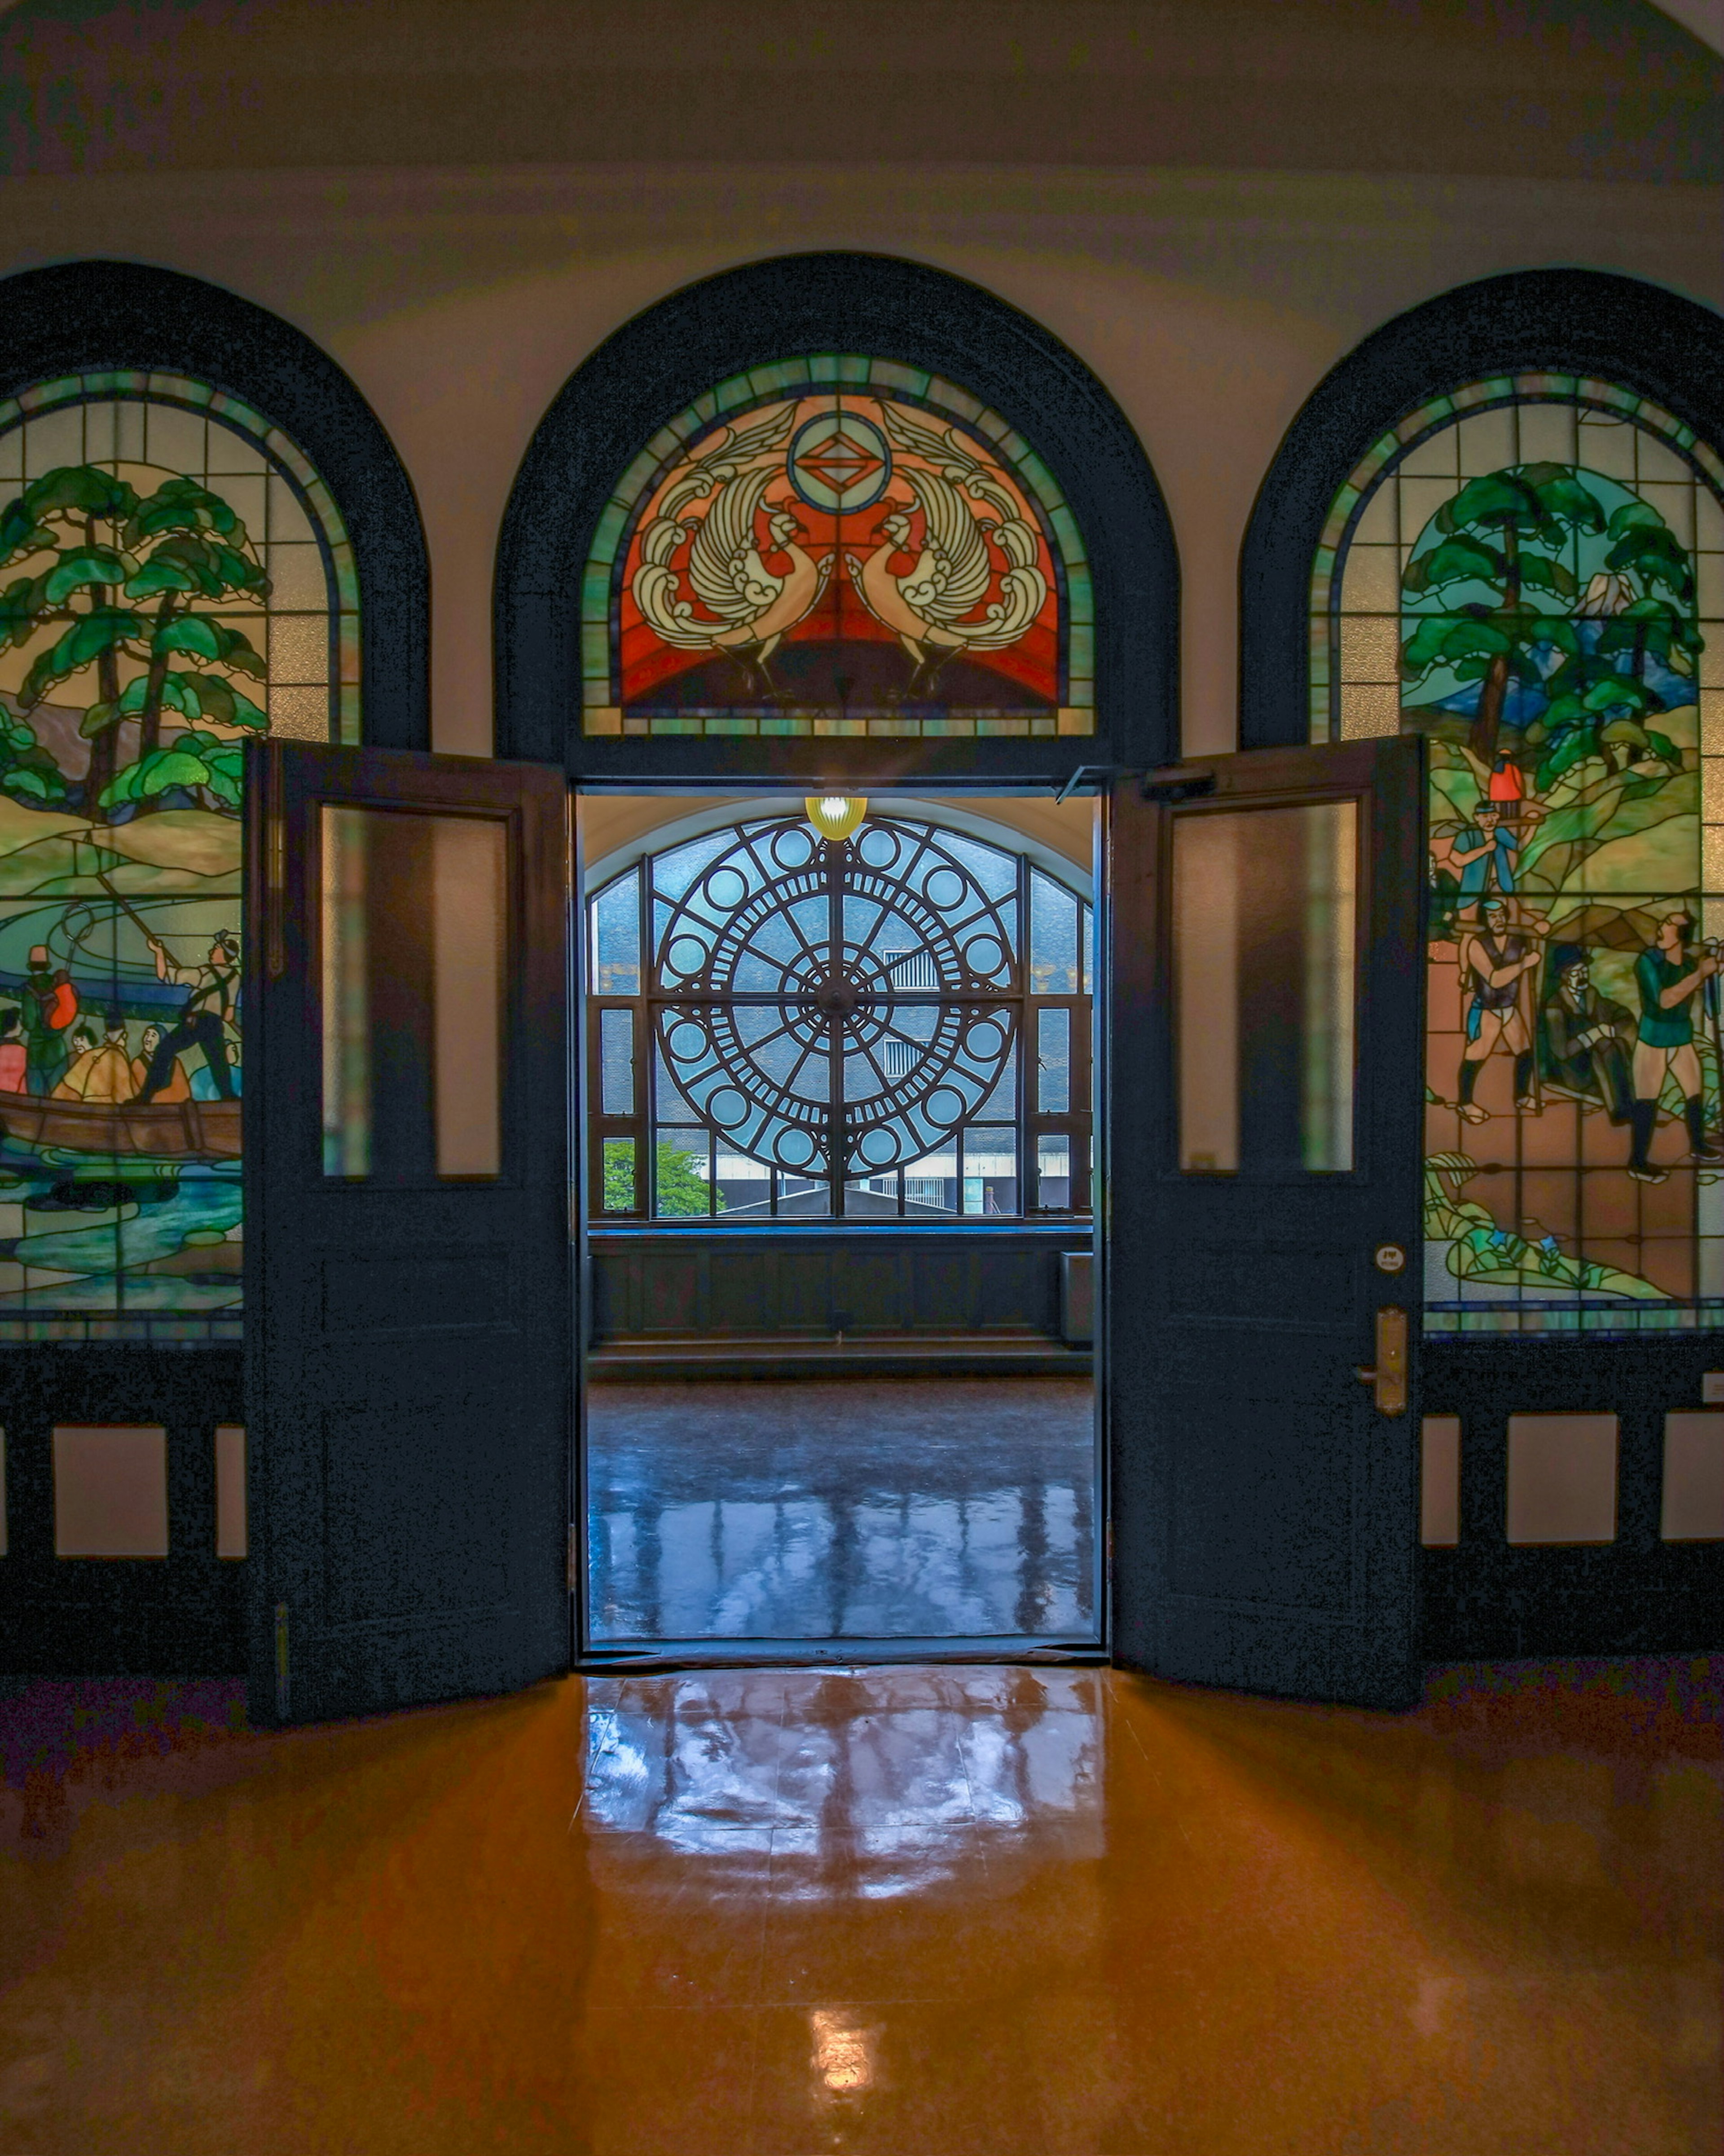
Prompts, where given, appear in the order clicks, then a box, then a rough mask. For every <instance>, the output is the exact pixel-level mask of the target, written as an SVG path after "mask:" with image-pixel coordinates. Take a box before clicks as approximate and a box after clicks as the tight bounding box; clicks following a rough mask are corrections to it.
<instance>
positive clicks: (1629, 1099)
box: [1543, 943, 1634, 1124]
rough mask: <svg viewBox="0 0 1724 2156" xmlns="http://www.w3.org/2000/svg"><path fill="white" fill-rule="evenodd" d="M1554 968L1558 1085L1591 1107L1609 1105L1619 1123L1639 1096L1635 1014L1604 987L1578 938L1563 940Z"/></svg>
mask: <svg viewBox="0 0 1724 2156" xmlns="http://www.w3.org/2000/svg"><path fill="white" fill-rule="evenodd" d="M1551 972H1552V976H1553V987H1552V992H1551V993H1550V994H1549V995H1548V996H1547V998H1546V999H1545V1004H1544V1010H1543V1019H1544V1039H1545V1044H1546V1048H1547V1053H1548V1056H1549V1080H1548V1082H1549V1085H1550V1087H1551V1090H1552V1092H1554V1093H1557V1094H1558V1095H1562V1096H1566V1097H1567V1098H1568V1099H1570V1100H1573V1101H1579V1102H1580V1103H1581V1104H1582V1106H1583V1107H1586V1108H1588V1110H1591V1109H1603V1110H1605V1111H1607V1112H1608V1113H1609V1117H1610V1120H1611V1122H1613V1123H1618V1124H1621V1123H1626V1122H1629V1120H1630V1118H1631V1114H1632V1110H1633V1103H1634V1086H1633V1081H1632V1079H1631V1076H1630V1075H1629V1056H1630V1055H1631V1054H1632V1052H1633V1044H1634V1017H1633V1015H1632V1014H1631V1013H1630V1012H1629V1010H1628V1009H1626V1007H1625V1006H1624V1005H1623V1004H1619V1003H1613V1002H1612V1001H1611V1000H1610V998H1609V997H1608V996H1606V995H1602V994H1601V993H1599V991H1598V988H1596V987H1595V986H1594V984H1593V974H1592V967H1591V964H1590V962H1589V961H1588V956H1587V953H1586V952H1585V951H1583V949H1582V948H1581V947H1580V946H1579V945H1578V943H1559V944H1558V945H1557V947H1556V948H1555V950H1553V951H1552V953H1551Z"/></svg>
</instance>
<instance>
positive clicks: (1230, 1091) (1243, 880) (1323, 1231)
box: [1105, 738, 1424, 1707]
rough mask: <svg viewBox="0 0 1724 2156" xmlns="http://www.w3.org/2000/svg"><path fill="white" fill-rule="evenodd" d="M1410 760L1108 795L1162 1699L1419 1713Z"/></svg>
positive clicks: (1194, 780) (1414, 826)
mask: <svg viewBox="0 0 1724 2156" xmlns="http://www.w3.org/2000/svg"><path fill="white" fill-rule="evenodd" d="M1420 747H1421V745H1420V744H1419V742H1418V741H1416V740H1414V739H1411V738H1409V739H1406V740H1389V741H1382V742H1352V743H1347V744H1343V745H1341V746H1337V747H1323V748H1310V749H1264V750H1255V751H1252V752H1247V753H1244V754H1241V755H1237V756H1229V757H1213V758H1208V759H1198V760H1197V761H1195V762H1193V763H1192V764H1190V765H1189V766H1182V767H1181V768H1180V771H1179V773H1178V774H1177V775H1159V776H1160V783H1159V784H1158V783H1157V776H1158V775H1155V774H1152V779H1151V781H1150V782H1148V783H1146V782H1144V781H1142V780H1141V779H1138V778H1127V779H1124V780H1121V781H1120V782H1119V783H1117V784H1116V787H1115V789H1114V793H1113V797H1112V800H1111V817H1110V822H1111V830H1110V840H1109V843H1110V850H1111V875H1110V893H1111V920H1110V933H1109V950H1110V954H1111V987H1112V993H1111V1034H1110V1041H1109V1070H1108V1095H1107V1101H1106V1111H1107V1125H1108V1135H1107V1175H1106V1206H1107V1214H1106V1220H1107V1251H1108V1263H1107V1266H1106V1280H1105V1297H1106V1319H1105V1323H1106V1350H1107V1353H1106V1371H1107V1378H1106V1383H1107V1389H1108V1400H1107V1412H1108V1419H1109V1428H1110V1454H1111V1507H1112V1514H1111V1517H1112V1523H1113V1542H1112V1553H1113V1555H1112V1583H1111V1584H1112V1638H1113V1643H1114V1651H1115V1654H1116V1657H1117V1658H1118V1660H1119V1661H1121V1662H1124V1663H1126V1664H1129V1665H1131V1666H1136V1667H1138V1668H1142V1669H1145V1670H1148V1671H1154V1672H1156V1673H1157V1674H1158V1675H1160V1676H1168V1677H1176V1678H1183V1679H1188V1680H1190V1681H1194V1682H1198V1683H1203V1684H1213V1685H1228V1686H1238V1687H1240V1688H1242V1689H1244V1690H1246V1691H1264V1692H1280V1693H1285V1694H1290V1695H1292V1696H1294V1697H1306V1698H1312V1699H1329V1700H1343V1701H1351V1702H1356V1703H1358V1704H1361V1705H1371V1706H1382V1707H1393V1706H1400V1705H1404V1704H1406V1703H1408V1702H1410V1701H1411V1700H1412V1699H1413V1698H1414V1697H1415V1696H1416V1693H1417V1689H1418V1669H1417V1663H1416V1650H1415V1617H1416V1612H1415V1609H1414V1591H1415V1577H1416V1574H1415V1565H1414V1560H1415V1557H1416V1554H1417V1542H1418V1521H1417V1512H1416V1504H1417V1493H1416V1483H1417V1475H1416V1467H1417V1458H1418V1430H1419V1424H1418V1419H1417V1387H1416V1383H1415V1382H1414V1381H1415V1379H1416V1369H1412V1368H1408V1365H1409V1363H1416V1348H1417V1337H1418V1325H1419V1306H1420V1300H1421V1297H1420V1276H1419V1260H1420V1245H1419V1163H1420V1144H1419V1127H1420V1122H1421V1114H1422V1096H1423V1086H1422V1084H1421V1078H1420V1073H1421V1070H1422V1068H1423V1061H1422V1054H1421V1015H1422V1008H1421V990H1422V978H1423V967H1422V964H1421V947H1420V941H1419V936H1420V918H1421V908H1420V896H1421V889H1422V883H1423V877H1422V874H1421V870H1422V866H1423V864H1424V835H1423V824H1422V818H1423V803H1424V789H1423V785H1422V783H1421V778H1420V772H1421V760H1420ZM1157 797H1159V798H1157ZM1397 1330H1398V1331H1399V1332H1400V1333H1401V1335H1402V1337H1403V1340H1404V1342H1405V1346H1404V1347H1403V1350H1402V1352H1401V1358H1400V1365H1399V1368H1398V1370H1397V1369H1396V1368H1393V1367H1388V1368H1387V1374H1386V1377H1385V1378H1384V1379H1383V1381H1381V1382H1378V1383H1375V1384H1373V1383H1367V1382H1365V1381H1362V1379H1361V1378H1360V1377H1359V1376H1357V1374H1356V1372H1357V1370H1359V1369H1361V1368H1364V1369H1367V1370H1368V1369H1372V1368H1385V1365H1383V1363H1382V1362H1381V1361H1380V1360H1378V1359H1377V1358H1378V1347H1379V1346H1381V1347H1383V1349H1384V1350H1385V1351H1387V1352H1388V1353H1389V1354H1390V1356H1391V1357H1393V1351H1394V1347H1395V1335H1396V1332H1397ZM1397 1378H1398V1379H1399V1381H1400V1382H1399V1388H1398V1389H1399V1393H1400V1397H1399V1399H1397V1398H1396V1397H1395V1394H1396V1390H1397V1384H1396V1380H1397Z"/></svg>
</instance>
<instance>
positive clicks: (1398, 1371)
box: [1353, 1302, 1407, 1415]
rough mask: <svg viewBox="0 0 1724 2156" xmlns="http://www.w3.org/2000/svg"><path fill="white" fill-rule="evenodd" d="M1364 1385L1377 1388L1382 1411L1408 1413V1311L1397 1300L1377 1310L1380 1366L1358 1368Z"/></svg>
mask: <svg viewBox="0 0 1724 2156" xmlns="http://www.w3.org/2000/svg"><path fill="white" fill-rule="evenodd" d="M1353 1375H1354V1376H1355V1377H1356V1378H1357V1379H1358V1381H1359V1383H1361V1384H1362V1385H1371V1386H1373V1387H1374V1388H1375V1389H1376V1394H1377V1411H1378V1414H1386V1415H1398V1414H1406V1412H1407V1313H1406V1312H1405V1311H1404V1310H1403V1309H1402V1308H1401V1306H1400V1305H1399V1304H1398V1303H1393V1302H1386V1303H1384V1304H1383V1306H1382V1308H1381V1309H1380V1310H1379V1311H1378V1313H1377V1365H1376V1368H1374V1369H1370V1370H1360V1369H1355V1370H1354V1372H1353Z"/></svg>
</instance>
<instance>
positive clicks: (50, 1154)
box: [0, 372, 359, 1342]
mask: <svg viewBox="0 0 1724 2156" xmlns="http://www.w3.org/2000/svg"><path fill="white" fill-rule="evenodd" d="M0 633H3V645H0V1131H3V1137H0V1341H8V1340H10V1341H18V1340H40V1339H95V1340H110V1339H122V1340H148V1341H157V1342H191V1341H198V1340H223V1339H233V1338H236V1337H238V1335H239V1304H240V1252H241V1240H240V1238H241V1199H240V1183H239V1167H240V1163H239V1155H240V1123H239V1116H240V1110H239V1095H240V1092H241V1091H242V1087H243V1082H244V1081H243V1072H244V1013H243V1010H242V1009H241V1006H240V1002H239V958H240V942H241V927H242V923H241V888H240V870H241V832H242V826H241V820H240V811H241V767H242V751H243V745H244V742H245V741H246V740H247V739H248V738H249V737H253V736H255V735H258V734H261V733H264V732H265V731H274V732H276V733H280V734H285V735H288V736H290V737H295V738H298V739H301V740H308V741H329V740H336V741H356V740H357V738H358V737H359V711H358V696H359V644H358V606H357V583H356V578H355V574H354V567H353V561H352V554H351V547H350V546H349V544H348V541H347V536H346V532H345V531H344V529H343V527H342V523H341V517H340V516H339V515H338V514H337V512H336V506H335V504H334V502H333V501H332V500H331V498H330V495H329V494H328V492H327V490H326V488H325V486H324V485H323V483H322V481H321V480H320V479H319V477H318V475H317V474H316V471H314V470H312V468H311V466H310V464H309V463H308V462H307V460H306V459H305V457H304V456H303V455H302V454H301V453H300V450H299V449H297V448H296V447H295V444H294V443H293V442H292V441H290V439H288V438H287V436H285V434H282V433H281V432H280V429H277V428H275V427H274V426H272V425H271V423H269V420H268V418H266V417H265V416H264V414H262V413H259V412H257V411H254V410H253V409H252V408H250V407H249V405H247V404H245V403H243V402H242V401H241V400H240V399H239V398H235V397H233V396H232V395H229V394H227V393H223V392H222V391H220V390H218V389H214V388H211V387H210V386H209V385H208V384H207V383H205V382H199V381H196V380H192V379H190V378H187V377H183V376H178V375H169V374H163V373H142V372H137V373H125V372H103V373H100V374H85V375H77V376H72V377H65V378H63V379H60V380H57V381H54V382H44V383H41V384H38V386H36V387H35V388H31V389H29V390H28V391H26V392H25V393H23V395H21V396H19V397H18V398H13V399H11V400H9V401H7V402H4V403H0Z"/></svg>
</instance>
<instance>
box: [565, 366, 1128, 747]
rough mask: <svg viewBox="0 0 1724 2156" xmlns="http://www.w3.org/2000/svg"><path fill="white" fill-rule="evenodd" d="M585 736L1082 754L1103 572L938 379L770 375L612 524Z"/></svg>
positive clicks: (589, 662)
mask: <svg viewBox="0 0 1724 2156" xmlns="http://www.w3.org/2000/svg"><path fill="white" fill-rule="evenodd" d="M582 690H583V702H584V707H585V721H584V723H585V729H586V731H587V732H588V733H589V734H606V733H610V734H632V733H638V734H677V733H685V734H686V733H694V734H702V733H704V734H792V735H795V734H801V735H829V736H830V735H846V734H849V735H886V736H894V735H895V736H917V735H925V736H937V735H942V734H960V735H965V734H967V735H979V734H1018V735H1051V734H1086V733H1090V732H1093V731H1094V730H1095V714H1094V705H1095V689H1094V639H1093V630H1092V605H1091V591H1090V568H1089V563H1088V560H1087V557H1086V556H1085V550H1084V545H1083V542H1082V539H1081V536H1080V533H1079V531H1078V527H1077V522H1076V520H1075V517H1074V516H1072V513H1071V511H1070V508H1069V507H1068V506H1067V505H1066V502H1065V498H1064V495H1062V493H1061V491H1060V486H1059V485H1058V483H1057V481H1056V480H1055V478H1054V475H1053V473H1052V472H1051V471H1050V470H1049V468H1048V466H1047V465H1046V464H1045V463H1044V461H1043V459H1041V458H1040V457H1039V455H1038V454H1037V453H1036V451H1035V449H1034V447H1033V446H1032V445H1031V444H1029V442H1027V441H1026V440H1024V438H1023V436H1022V435H1021V434H1018V433H1017V432H1016V431H1015V429H1013V428H1012V427H1011V426H1010V425H1008V423H1007V422H1006V421H1005V420H1004V419H1003V418H1001V417H1000V416H999V414H998V413H994V412H992V411H990V410H988V408H987V407H986V406H985V405H983V403H980V402H979V401H978V400H977V398H974V397H972V396H971V395H970V394H969V393H967V391H965V390H963V389H962V388H958V387H957V386H956V385H955V384H953V383H952V382H945V381H942V380H941V379H940V378H939V377H937V376H936V375H932V374H930V373H928V372H926V371H925V370H923V369H921V368H916V367H906V366H901V365H900V364H898V363H897V362H894V361H890V360H886V359H882V358H878V357H867V356H865V355H862V354H857V353H827V354H824V355H815V356H813V357H808V358H802V359H791V360H786V361H784V362H781V363H779V364H777V365H776V366H772V367H756V368H753V369H752V370H751V371H750V372H747V374H741V375H736V376H733V377H731V379H730V380H728V381H726V382H720V383H718V384H717V385H716V388H713V389H711V391H709V392H708V393H707V394H706V395H705V396H704V397H701V398H698V399H697V400H696V401H695V403H693V404H691V405H690V407H689V408H687V410H685V411H684V412H681V413H678V414H677V415H676V417H675V418H673V419H672V420H670V422H669V423H667V424H666V425H665V426H664V427H663V428H661V429H659V433H658V434H656V435H654V438H653V439H652V440H651V441H650V442H649V443H648V444H647V445H646V447H645V448H644V449H643V450H642V451H641V452H640V454H639V456H637V457H636V458H635V459H634V462H633V463H632V464H631V465H629V469H628V470H627V471H626V472H625V473H624V474H623V477H622V480H621V481H620V482H619V484H618V488H617V490H616V493H615V495H613V498H612V500H611V501H610V502H609V504H608V506H607V507H606V508H605V510H604V511H603V515H602V516H600V518H599V521H598V531H597V534H596V536H595V539H594V542H593V547H592V551H591V553H590V555H589V557H588V560H587V572H586V580H585V585H584V588H583V592H582Z"/></svg>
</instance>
